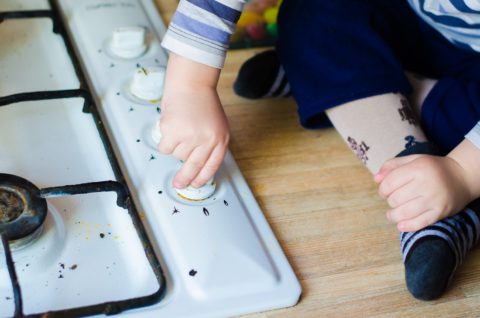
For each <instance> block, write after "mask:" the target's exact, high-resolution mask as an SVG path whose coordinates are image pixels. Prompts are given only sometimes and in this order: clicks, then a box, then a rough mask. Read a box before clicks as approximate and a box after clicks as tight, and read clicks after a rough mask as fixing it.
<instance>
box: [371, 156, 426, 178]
mask: <svg viewBox="0 0 480 318" xmlns="http://www.w3.org/2000/svg"><path fill="white" fill-rule="evenodd" d="M419 156H420V155H411V156H405V157H398V158H393V159H390V160H387V161H385V163H384V164H383V165H382V166H381V167H380V170H379V171H378V172H377V173H376V174H375V176H374V177H373V179H374V180H375V182H377V183H380V182H382V181H383V179H384V178H385V177H386V176H387V175H388V174H389V173H390V172H391V171H392V170H394V169H396V168H398V167H401V166H403V165H405V164H407V163H409V162H411V161H413V160H415V159H417V158H418V157H419Z"/></svg>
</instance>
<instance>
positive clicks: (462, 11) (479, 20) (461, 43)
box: [408, 0, 480, 52]
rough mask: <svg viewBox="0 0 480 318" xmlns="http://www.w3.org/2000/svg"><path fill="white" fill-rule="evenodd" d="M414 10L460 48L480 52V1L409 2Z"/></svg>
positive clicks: (431, 0)
mask: <svg viewBox="0 0 480 318" xmlns="http://www.w3.org/2000/svg"><path fill="white" fill-rule="evenodd" d="M408 2H409V3H410V5H411V7H412V8H413V10H414V11H415V12H416V13H417V14H418V15H419V16H420V17H421V18H422V19H423V20H424V21H425V22H427V23H428V24H430V25H431V26H432V27H433V28H434V29H436V30H437V31H438V32H440V33H441V34H442V35H443V36H444V37H445V38H447V39H448V40H449V41H450V42H452V43H453V44H454V45H456V46H458V47H462V48H465V49H469V50H473V51H477V52H480V1H479V0H408Z"/></svg>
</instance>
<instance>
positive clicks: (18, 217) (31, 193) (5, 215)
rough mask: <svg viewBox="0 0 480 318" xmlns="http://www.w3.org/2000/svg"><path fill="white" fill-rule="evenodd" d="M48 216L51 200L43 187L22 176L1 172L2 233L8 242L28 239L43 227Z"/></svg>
mask: <svg viewBox="0 0 480 318" xmlns="http://www.w3.org/2000/svg"><path fill="white" fill-rule="evenodd" d="M46 216H47V201H46V200H45V199H44V198H42V196H41V191H40V189H39V188H37V187H36V186H35V185H34V184H32V183H31V182H29V181H28V180H25V179H23V178H21V177H18V176H14V175H10V174H0V235H1V236H3V237H4V238H5V239H7V240H8V241H17V240H20V239H22V240H23V239H25V238H28V237H29V236H31V235H32V234H34V233H35V232H36V231H37V230H39V228H40V227H41V226H42V224H43V222H44V221H45V217H46ZM28 241H30V240H28Z"/></svg>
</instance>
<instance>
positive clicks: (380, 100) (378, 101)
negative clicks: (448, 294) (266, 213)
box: [159, 0, 480, 300]
mask: <svg viewBox="0 0 480 318" xmlns="http://www.w3.org/2000/svg"><path fill="white" fill-rule="evenodd" d="M243 4H244V1H241V0H182V1H181V2H180V5H179V7H178V9H177V12H176V13H175V15H174V16H173V18H172V22H171V24H170V27H169V30H168V32H167V34H166V36H165V39H164V41H163V45H164V46H165V47H166V48H167V49H168V50H170V52H171V53H172V54H171V56H170V60H169V65H168V68H167V79H166V87H165V93H164V98H163V102H162V119H161V129H162V135H163V136H165V137H164V138H163V139H162V141H161V144H160V145H159V148H160V150H161V151H162V152H164V153H169V154H170V153H171V154H173V155H174V156H176V157H177V158H178V159H180V160H184V161H185V164H184V165H183V166H182V168H181V170H180V171H179V172H178V173H177V175H176V177H175V179H174V186H176V187H180V188H181V187H184V186H187V185H189V184H192V185H193V186H200V185H202V184H204V183H205V182H206V181H207V180H208V179H209V178H210V177H211V176H212V175H213V174H214V173H215V171H216V169H217V168H218V167H219V165H220V164H221V162H222V160H223V156H224V154H225V151H226V147H227V145H228V138H229V135H228V124H227V120H226V117H225V114H224V112H223V109H222V107H221V104H220V101H219V98H218V94H217V92H216V84H217V81H218V76H219V72H220V70H219V69H220V68H221V67H222V66H223V61H224V58H225V51H226V49H227V43H228V38H229V35H230V34H232V32H233V30H234V27H235V21H236V20H237V19H238V17H239V14H240V12H241V9H242V7H243ZM479 23H480V3H477V1H453V0H439V1H429V0H425V1H424V0H408V1H407V0H389V1H384V0H370V1H366V0H336V1H314V0H312V1H301V0H284V2H283V4H282V7H281V10H280V15H279V20H278V26H279V41H278V45H277V51H276V52H277V53H275V52H270V53H268V54H270V56H268V57H265V56H266V54H267V53H266V54H265V55H259V57H258V58H254V60H252V61H249V62H247V64H246V65H245V67H244V69H243V70H242V72H243V75H242V73H241V74H240V76H241V78H240V79H239V81H237V83H236V90H237V91H238V92H240V93H241V92H245V91H248V94H249V96H248V97H261V96H264V95H277V96H280V95H287V94H288V93H289V92H290V90H291V93H292V94H293V96H294V98H295V100H296V101H297V104H298V113H299V117H300V121H301V123H302V125H303V126H305V127H306V128H319V127H325V126H328V125H330V124H333V126H334V127H335V128H336V129H337V131H338V132H339V133H340V135H341V136H342V137H343V138H344V139H345V141H346V142H347V143H348V144H349V146H350V147H351V148H352V150H353V151H354V152H355V154H356V155H357V157H358V158H359V159H360V160H361V161H362V162H363V163H364V164H365V165H366V166H367V168H368V169H369V170H370V171H371V172H372V173H374V174H375V181H377V182H378V183H379V184H380V186H379V193H380V195H381V196H382V197H384V198H385V199H386V200H387V202H388V204H389V205H390V206H391V209H390V210H389V211H388V212H387V217H388V218H389V219H390V220H392V221H393V222H395V223H397V228H398V229H399V230H400V231H401V232H402V233H401V236H400V241H401V249H402V253H403V260H404V264H405V277H406V283H407V287H408V289H409V291H410V292H411V293H412V294H413V296H415V297H416V298H418V299H424V300H430V299H436V298H438V297H439V296H441V295H442V294H443V292H444V291H445V290H446V288H447V286H448V284H449V282H450V281H451V279H452V277H453V275H454V273H455V271H456V269H457V268H458V266H459V265H460V264H461V262H462V261H463V259H464V257H465V255H466V253H467V252H468V250H470V248H471V247H472V246H473V245H474V244H476V243H477V241H478V239H479V235H480V219H479V216H480V214H479V213H480V204H479V203H478V202H477V201H474V200H475V199H477V198H479V197H480V178H479V175H480V160H479V159H480V125H477V126H476V124H477V122H478V120H480V54H479V53H478V52H477V51H480V28H479V27H478V24H479ZM272 54H273V55H272ZM276 54H278V58H277V57H276ZM262 59H263V60H262ZM255 61H259V63H257V62H255ZM247 65H250V66H252V65H253V66H254V67H253V68H251V69H250V70H247V68H246V67H247ZM262 65H264V66H265V67H262ZM404 70H408V71H411V72H413V73H415V74H419V75H421V76H425V77H428V78H434V79H436V80H424V81H421V80H419V79H417V78H415V77H414V76H410V75H409V78H407V76H406V75H405V73H404ZM246 73H249V74H250V75H251V74H253V76H252V77H249V76H247V77H246V78H247V79H246V80H242V78H243V79H245V76H244V75H245V74H246ZM242 76H243V77H242ZM286 76H288V81H287V77H286ZM249 78H254V79H262V81H263V82H258V81H253V80H251V81H250V80H249ZM411 83H413V84H414V86H415V87H416V88H417V89H416V92H417V93H418V92H420V93H419V94H418V96H416V97H415V98H414V101H413V102H414V104H413V106H414V108H415V109H416V110H417V111H418V112H421V120H422V125H423V128H424V130H422V128H421V127H420V125H419V122H418V120H417V118H416V116H415V113H414V111H413V110H412V109H411V108H410V105H409V102H408V100H407V98H406V97H407V96H409V95H410V94H411V92H412V88H411ZM260 84H261V85H260ZM244 95H247V94H246V93H245V94H244ZM180 124H181V125H182V127H184V128H185V127H186V128H187V129H182V130H181V131H180V130H178V129H176V127H177V126H178V125H180ZM472 128H473V129H472ZM424 132H425V133H424ZM465 135H467V138H466V139H464V136H465ZM394 157H398V158H395V159H391V158H394ZM472 201H473V203H470V202H472ZM469 203H470V204H469ZM465 206H466V208H465Z"/></svg>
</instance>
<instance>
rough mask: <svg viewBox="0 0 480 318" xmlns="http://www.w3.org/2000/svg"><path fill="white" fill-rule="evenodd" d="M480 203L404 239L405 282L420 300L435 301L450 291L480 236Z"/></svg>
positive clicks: (403, 235)
mask: <svg viewBox="0 0 480 318" xmlns="http://www.w3.org/2000/svg"><path fill="white" fill-rule="evenodd" d="M479 212H480V201H479V200H477V201H475V202H473V203H472V204H470V205H469V206H468V207H467V208H466V209H465V210H464V211H462V212H460V213H458V214H456V215H454V216H452V217H449V218H446V219H444V220H442V221H439V222H437V223H435V224H432V225H430V226H428V227H426V228H424V229H422V230H420V231H417V232H404V233H402V234H401V236H400V241H401V248H402V254H403V262H404V264H405V280H406V284H407V288H408V290H409V291H410V293H411V294H412V295H413V296H414V297H415V298H417V299H421V300H433V299H436V298H438V297H440V296H441V295H442V294H443V293H444V291H445V290H446V289H447V287H448V285H449V283H450V281H451V279H452V277H453V276H454V274H455V272H456V270H457V268H458V266H459V265H460V264H461V263H462V261H463V259H464V258H465V255H466V254H467V252H468V251H469V250H470V249H471V248H472V246H474V245H475V244H476V243H477V242H478V239H479V235H480V220H479V215H480V213H479Z"/></svg>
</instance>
